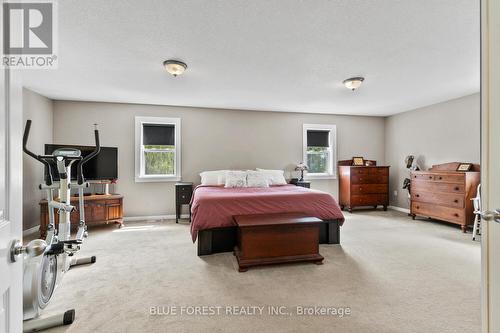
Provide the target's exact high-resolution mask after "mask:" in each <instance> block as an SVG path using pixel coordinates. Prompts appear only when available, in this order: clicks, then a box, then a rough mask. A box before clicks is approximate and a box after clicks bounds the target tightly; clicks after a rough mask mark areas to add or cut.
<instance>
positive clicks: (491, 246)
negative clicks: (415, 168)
mask: <svg viewBox="0 0 500 333" xmlns="http://www.w3.org/2000/svg"><path fill="white" fill-rule="evenodd" d="M481 5H482V13H481V21H482V32H483V35H482V161H481V169H482V171H483V172H482V179H481V182H482V191H481V192H482V194H483V197H484V205H483V207H484V208H485V209H487V210H495V209H498V208H500V1H498V0H483V1H482V4H481ZM499 221H500V220H499ZM483 227H484V229H483V246H482V260H483V261H482V267H483V272H482V275H483V281H482V282H483V284H482V285H483V292H482V305H483V311H482V312H483V332H487V333H494V332H495V333H497V332H500V223H499V222H496V221H494V220H492V221H490V222H485V223H483Z"/></svg>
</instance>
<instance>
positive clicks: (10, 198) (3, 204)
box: [0, 1, 23, 333]
mask: <svg viewBox="0 0 500 333" xmlns="http://www.w3.org/2000/svg"><path fill="white" fill-rule="evenodd" d="M0 2H1V1H0ZM11 80H12V77H11V76H10V74H9V72H7V71H6V70H4V69H0V333H4V332H9V333H10V332H16V333H17V332H21V331H22V274H23V272H22V260H21V259H20V260H18V261H17V262H15V263H11V262H10V258H9V257H10V255H9V254H10V249H9V247H10V246H9V245H10V243H11V241H12V240H14V239H19V240H21V239H22V213H21V208H22V206H21V204H22V202H21V200H22V196H21V176H22V174H21V171H20V170H22V159H21V158H20V156H21V155H20V150H21V145H20V136H21V134H20V132H19V131H20V130H21V126H19V125H20V122H21V119H22V114H21V113H22V108H21V104H20V100H21V99H20V95H19V88H18V84H17V83H14V84H11V83H12V81H11ZM13 131H15V132H14V133H13Z"/></svg>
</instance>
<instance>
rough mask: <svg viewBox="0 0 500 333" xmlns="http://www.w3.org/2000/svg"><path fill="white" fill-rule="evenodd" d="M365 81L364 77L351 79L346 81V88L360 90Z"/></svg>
mask: <svg viewBox="0 0 500 333" xmlns="http://www.w3.org/2000/svg"><path fill="white" fill-rule="evenodd" d="M364 80H365V78H364V77H361V76H358V77H351V78H349V79H347V80H344V82H342V83H344V86H345V87H346V88H347V89H351V90H352V91H354V90H356V89H358V88H359V87H360V86H361V83H363V81H364Z"/></svg>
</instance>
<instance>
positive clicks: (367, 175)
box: [338, 159, 389, 212]
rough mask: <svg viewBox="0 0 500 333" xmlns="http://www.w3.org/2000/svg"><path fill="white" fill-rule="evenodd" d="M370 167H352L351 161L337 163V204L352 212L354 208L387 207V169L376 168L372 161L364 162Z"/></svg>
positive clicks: (386, 167)
mask: <svg viewBox="0 0 500 333" xmlns="http://www.w3.org/2000/svg"><path fill="white" fill-rule="evenodd" d="M363 161H364V164H366V162H369V164H371V166H366V165H363V166H354V165H353V163H354V161H353V160H343V161H339V162H338V165H339V167H338V168H339V204H340V208H341V209H342V210H343V209H344V208H345V207H347V209H348V210H349V212H352V209H353V208H354V207H360V206H373V207H374V208H377V206H378V205H382V206H383V207H384V210H387V206H388V205H389V167H388V166H377V162H376V161H373V160H364V159H363Z"/></svg>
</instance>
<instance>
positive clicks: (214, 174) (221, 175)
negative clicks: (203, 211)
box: [200, 170, 227, 186]
mask: <svg viewBox="0 0 500 333" xmlns="http://www.w3.org/2000/svg"><path fill="white" fill-rule="evenodd" d="M226 171H227V170H216V171H203V172H202V173H200V177H201V185H212V186H213V185H224V184H225V183H226Z"/></svg>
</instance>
